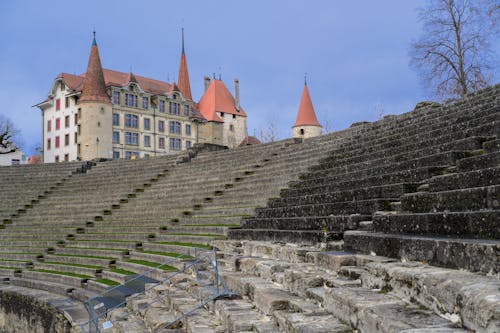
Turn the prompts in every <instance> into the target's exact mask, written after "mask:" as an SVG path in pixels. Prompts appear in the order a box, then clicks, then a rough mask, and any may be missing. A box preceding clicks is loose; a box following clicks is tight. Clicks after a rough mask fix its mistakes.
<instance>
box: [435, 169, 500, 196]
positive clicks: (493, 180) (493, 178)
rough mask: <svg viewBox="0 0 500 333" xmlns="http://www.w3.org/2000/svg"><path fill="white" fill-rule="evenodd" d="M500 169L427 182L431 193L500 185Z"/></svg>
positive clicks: (466, 173)
mask: <svg viewBox="0 0 500 333" xmlns="http://www.w3.org/2000/svg"><path fill="white" fill-rule="evenodd" d="M499 179H500V167H492V168H487V169H479V170H473V171H467V172H460V173H452V174H447V175H441V176H435V177H432V178H431V179H429V180H428V181H427V183H428V184H429V191H431V192H439V191H446V190H453V189H465V188H468V187H483V186H490V185H495V184H498V183H499Z"/></svg>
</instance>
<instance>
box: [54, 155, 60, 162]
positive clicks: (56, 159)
mask: <svg viewBox="0 0 500 333" xmlns="http://www.w3.org/2000/svg"><path fill="white" fill-rule="evenodd" d="M54 161H55V162H56V163H57V162H59V155H56V157H55V158H54Z"/></svg>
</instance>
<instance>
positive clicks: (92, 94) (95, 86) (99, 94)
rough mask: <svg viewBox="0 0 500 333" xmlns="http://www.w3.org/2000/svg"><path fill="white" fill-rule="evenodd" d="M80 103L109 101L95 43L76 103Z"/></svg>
mask: <svg viewBox="0 0 500 333" xmlns="http://www.w3.org/2000/svg"><path fill="white" fill-rule="evenodd" d="M82 102H107V103H111V100H110V98H109V96H108V94H107V93H106V83H105V81H104V73H103V71H102V65H101V58H100V57H99V49H98V48H97V42H96V40H95V32H94V40H93V41H92V47H91V49H90V56H89V63H88V65H87V73H86V74H85V79H84V81H83V89H82V94H81V96H80V99H79V100H78V103H82Z"/></svg>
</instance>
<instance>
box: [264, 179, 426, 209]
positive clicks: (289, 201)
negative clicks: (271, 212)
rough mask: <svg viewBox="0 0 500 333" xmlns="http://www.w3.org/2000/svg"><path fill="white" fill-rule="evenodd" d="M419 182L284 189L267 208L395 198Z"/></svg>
mask: <svg viewBox="0 0 500 333" xmlns="http://www.w3.org/2000/svg"><path fill="white" fill-rule="evenodd" d="M419 185H420V183H396V184H384V185H380V186H373V187H365V188H359V189H354V190H347V191H342V190H337V191H328V192H318V193H315V194H305V193H304V192H301V191H300V189H295V190H285V191H282V192H281V198H271V199H269V201H268V207H269V208H276V207H283V206H288V205H297V204H314V203H317V202H335V201H348V200H367V199H373V198H384V197H386V198H397V197H400V196H401V195H403V194H404V193H408V192H415V191H416V189H417V187H418V186H419Z"/></svg>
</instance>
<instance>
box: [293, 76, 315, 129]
mask: <svg viewBox="0 0 500 333" xmlns="http://www.w3.org/2000/svg"><path fill="white" fill-rule="evenodd" d="M296 126H321V125H320V124H319V122H318V119H317V118H316V114H315V113H314V107H313V105H312V101H311V96H310V95H309V89H308V88H307V85H306V84H304V89H303V90H302V97H301V98H300V105H299V112H298V113H297V119H296V120H295V124H294V125H293V127H296Z"/></svg>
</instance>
